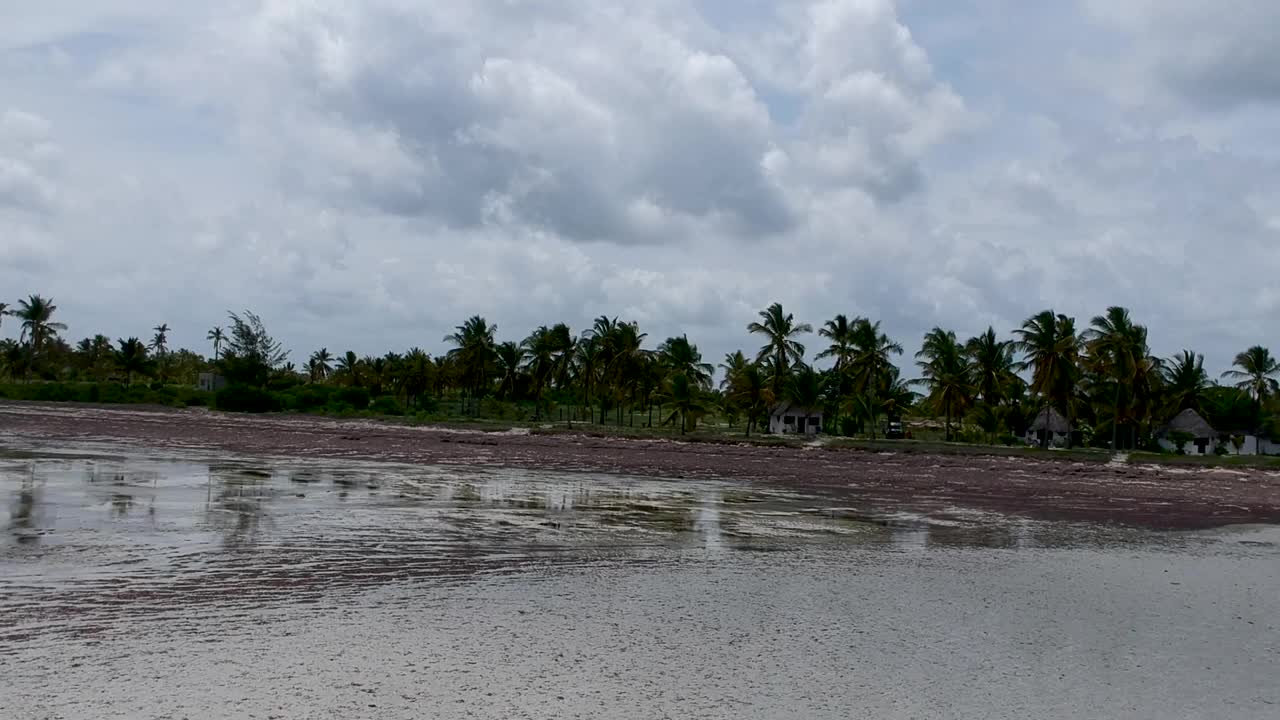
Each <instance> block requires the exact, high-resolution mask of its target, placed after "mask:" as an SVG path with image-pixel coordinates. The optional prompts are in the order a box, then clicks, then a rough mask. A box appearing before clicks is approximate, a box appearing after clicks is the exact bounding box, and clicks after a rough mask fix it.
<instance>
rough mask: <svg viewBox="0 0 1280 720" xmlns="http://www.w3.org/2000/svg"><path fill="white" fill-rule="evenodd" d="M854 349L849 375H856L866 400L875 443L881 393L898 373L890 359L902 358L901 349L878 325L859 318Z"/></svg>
mask: <svg viewBox="0 0 1280 720" xmlns="http://www.w3.org/2000/svg"><path fill="white" fill-rule="evenodd" d="M853 347H854V354H853V358H852V362H851V364H850V367H849V371H850V372H851V373H852V374H853V384H854V387H855V389H856V390H857V391H858V392H859V393H861V394H862V395H863V396H864V398H865V402H864V405H865V407H866V409H867V411H868V412H867V414H868V415H869V416H870V419H871V438H872V439H873V440H874V439H875V436H876V418H877V416H878V414H879V409H880V405H879V404H878V401H877V395H878V391H879V390H880V389H881V386H882V385H884V383H885V380H886V379H887V378H889V377H890V375H891V374H892V371H893V370H896V368H895V367H894V365H893V361H892V360H891V359H890V357H891V356H893V355H901V354H902V345H900V344H898V343H897V342H894V341H893V340H891V339H889V336H888V335H886V334H885V333H884V332H882V331H881V330H880V323H879V322H874V323H873V322H871V321H870V320H868V319H867V318H858V319H857V320H856V321H854V324H853Z"/></svg>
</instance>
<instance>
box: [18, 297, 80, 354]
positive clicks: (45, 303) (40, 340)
mask: <svg viewBox="0 0 1280 720" xmlns="http://www.w3.org/2000/svg"><path fill="white" fill-rule="evenodd" d="M57 310H58V306H57V305H54V304H53V298H44V297H41V296H39V295H31V296H29V297H28V298H27V299H26V300H19V301H18V309H17V310H13V311H9V314H11V315H13V316H14V317H16V318H18V319H19V320H21V321H22V338H21V340H20V342H28V341H30V343H31V354H32V358H33V360H34V359H35V358H38V357H39V356H40V351H41V350H42V349H43V348H44V345H45V343H46V342H48V340H49V339H50V338H51V337H53V336H55V335H57V333H58V331H59V330H66V329H67V326H66V325H64V324H62V323H59V322H53V314H54V313H55V312H57Z"/></svg>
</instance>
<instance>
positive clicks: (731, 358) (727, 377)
mask: <svg viewBox="0 0 1280 720" xmlns="http://www.w3.org/2000/svg"><path fill="white" fill-rule="evenodd" d="M750 364H751V361H750V360H748V359H747V356H746V355H744V354H743V353H742V351H741V350H735V351H734V352H731V353H725V354H724V362H722V363H720V369H721V370H723V371H724V377H722V378H720V389H721V390H728V389H729V387H730V386H731V385H732V384H733V378H734V376H735V375H737V374H738V373H741V372H742V371H743V370H745V369H746V368H747V366H748V365H750Z"/></svg>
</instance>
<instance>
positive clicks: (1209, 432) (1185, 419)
mask: <svg viewBox="0 0 1280 720" xmlns="http://www.w3.org/2000/svg"><path fill="white" fill-rule="evenodd" d="M1175 432H1184V433H1186V434H1188V435H1190V436H1191V437H1193V438H1195V439H1197V440H1202V439H1205V438H1210V439H1212V438H1215V437H1217V436H1218V431H1216V430H1214V429H1213V426H1212V425H1210V424H1209V421H1208V420H1205V419H1204V418H1203V417H1201V416H1200V413H1198V412H1196V411H1195V410H1192V409H1191V408H1187V409H1186V410H1183V411H1182V412H1180V413H1178V414H1177V416H1176V417H1174V418H1173V419H1172V420H1170V421H1169V424H1168V425H1165V426H1164V427H1163V428H1160V432H1159V437H1162V438H1165V437H1168V436H1169V435H1171V434H1172V433H1175Z"/></svg>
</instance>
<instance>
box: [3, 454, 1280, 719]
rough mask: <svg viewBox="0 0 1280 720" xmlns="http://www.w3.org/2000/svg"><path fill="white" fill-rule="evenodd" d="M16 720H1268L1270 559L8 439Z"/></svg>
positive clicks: (604, 484)
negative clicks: (308, 719)
mask: <svg viewBox="0 0 1280 720" xmlns="http://www.w3.org/2000/svg"><path fill="white" fill-rule="evenodd" d="M0 502H4V503H6V504H7V508H4V507H3V506H0V512H3V511H4V510H7V514H0V521H3V522H6V523H7V524H6V526H5V531H4V533H3V535H0V718H6V719H7V718H182V717H186V718H222V717H246V718H250V717H257V718H269V717H278V718H295V717H320V718H328V717H332V718H360V717H369V718H419V717H431V718H453V717H457V718H464V717H469V718H523V717H529V718H567V717H583V718H649V717H652V718H663V717H681V718H703V717H706V718H848V717H866V718H951V717H957V718H959V717H964V718H971V717H987V718H1006V717H1007V718H1079V717H1107V718H1120V717H1124V718H1161V719H1165V718H1201V717H1202V718H1255V717H1256V718H1275V717H1280V682H1277V678H1280V530H1278V529H1277V528H1274V527H1246V528H1224V529H1219V530H1214V531H1206V532H1194V533H1188V532H1180V533H1171V532H1153V531H1149V530H1143V529H1139V528H1131V527H1119V526H1099V525H1085V524H1078V523H1055V522H1044V521H1029V520H1024V519H1018V518H1011V517H1005V516H1001V515H993V514H990V513H981V512H974V511H969V510H966V509H964V508H952V509H950V510H945V511H939V512H937V513H934V514H931V515H929V516H920V515H914V514H909V513H895V512H891V511H885V510H884V509H883V508H881V509H878V510H875V511H872V510H870V509H867V508H859V507H849V506H848V505H847V504H846V502H844V501H841V500H840V498H838V497H836V496H832V495H823V494H817V493H814V494H806V493H803V492H794V491H781V490H777V489H773V488H770V487H767V486H761V485H743V484H738V483H717V482H708V481H690V480H669V479H661V478H636V477H618V476H603V475H586V474H582V475H573V474H566V473H539V472H530V471H528V470H510V469H502V468H493V467H463V466H439V467H418V466H407V465H393V464H386V463H365V462H354V461H335V460H332V459H325V460H309V459H305V458H301V459H300V458H247V457H235V456H220V457H210V456H208V455H207V454H205V453H204V452H203V451H192V452H190V453H179V452H174V451H172V450H165V451H155V450H148V449H145V448H136V447H128V446H122V445H114V444H106V443H80V444H75V445H71V446H67V445H60V446H53V445H51V444H47V443H41V442H30V441H22V442H19V441H15V440H0Z"/></svg>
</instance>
